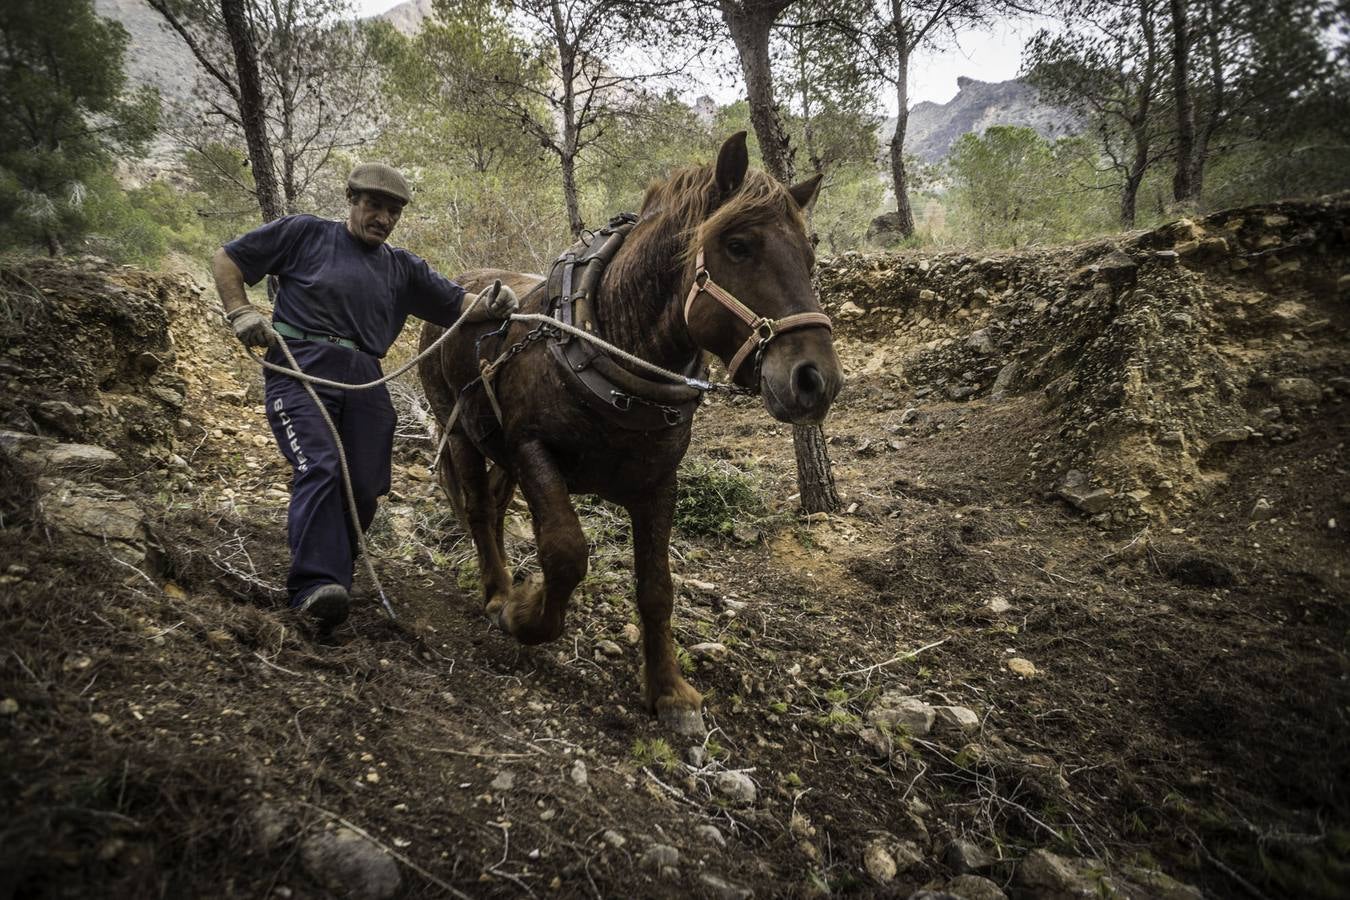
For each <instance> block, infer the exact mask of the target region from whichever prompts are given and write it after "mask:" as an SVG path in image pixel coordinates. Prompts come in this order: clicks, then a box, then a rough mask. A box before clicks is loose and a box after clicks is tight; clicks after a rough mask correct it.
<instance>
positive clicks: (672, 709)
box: [656, 706, 708, 737]
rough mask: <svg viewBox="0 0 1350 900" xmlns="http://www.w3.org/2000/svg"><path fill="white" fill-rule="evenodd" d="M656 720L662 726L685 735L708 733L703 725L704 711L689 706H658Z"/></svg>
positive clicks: (697, 735)
mask: <svg viewBox="0 0 1350 900" xmlns="http://www.w3.org/2000/svg"><path fill="white" fill-rule="evenodd" d="M656 720H657V721H658V722H660V723H661V727H662V728H668V729H670V730H671V731H673V732H675V733H676V734H681V735H684V736H685V737H703V736H704V735H705V734H707V733H708V729H707V728H705V727H704V725H703V712H702V711H701V710H697V709H690V708H689V707H687V706H657V708H656Z"/></svg>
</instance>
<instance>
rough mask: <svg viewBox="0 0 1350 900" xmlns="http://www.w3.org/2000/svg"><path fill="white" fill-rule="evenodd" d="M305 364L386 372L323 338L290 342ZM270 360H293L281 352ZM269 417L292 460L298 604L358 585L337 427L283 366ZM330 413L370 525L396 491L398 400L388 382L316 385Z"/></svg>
mask: <svg viewBox="0 0 1350 900" xmlns="http://www.w3.org/2000/svg"><path fill="white" fill-rule="evenodd" d="M286 344H287V346H289V347H290V349H291V353H292V354H293V355H294V356H295V360H296V362H298V363H299V364H300V368H301V369H302V370H303V371H304V372H305V373H306V374H309V375H316V376H318V377H320V378H327V379H329V380H331V381H340V382H342V383H344V384H364V383H366V382H368V381H374V380H375V379H377V378H379V377H380V376H381V374H382V373H381V371H380V361H379V360H378V359H376V358H375V357H373V356H370V355H369V354H366V353H362V352H361V351H359V350H349V349H347V348H346V347H341V346H339V345H337V344H328V343H322V342H319V341H296V340H290V339H287V340H286ZM267 361H268V362H272V363H276V364H277V365H280V366H286V365H288V363H287V362H286V358H285V357H284V356H283V355H282V354H281V351H279V350H275V349H272V350H268V352H267ZM266 384H267V390H266V398H267V421H268V423H269V424H270V425H271V426H272V434H273V435H275V436H276V439H277V444H278V445H279V446H280V447H281V452H282V453H283V454H285V456H286V459H287V460H288V461H289V462H290V464H291V470H292V474H291V507H290V514H289V516H288V518H287V523H286V530H287V536H288V538H289V540H290V545H291V571H290V575H289V576H288V577H287V579H286V589H287V591H288V592H289V593H290V602H291V605H292V606H295V605H298V604H299V603H300V602H301V601H302V600H304V599H305V597H306V596H308V594H309V593H310V592H311V591H313V590H314V589H315V588H317V587H319V586H320V585H324V584H340V585H342V586H343V587H345V588H347V589H348V590H351V586H352V572H353V566H354V564H355V561H356V553H357V549H358V544H357V541H356V534H355V532H353V531H352V528H351V513H349V512H348V511H347V497H346V491H345V489H344V488H343V486H342V465H341V463H340V462H339V461H338V453H337V448H336V447H335V446H334V444H333V436H332V433H331V432H330V431H329V430H328V426H327V425H326V424H325V423H324V421H323V416H321V415H320V414H319V411H318V409H316V408H315V406H314V400H313V399H312V398H311V397H310V396H309V394H308V392H307V391H305V388H304V386H303V385H302V384H301V383H300V382H299V381H297V380H295V379H294V378H290V377H288V376H286V375H282V374H280V373H279V372H272V371H268V372H267V375H266ZM314 389H315V390H316V391H317V392H318V394H319V397H320V399H322V400H323V403H324V406H326V407H327V408H328V415H330V416H331V417H332V419H333V424H334V425H336V426H337V429H338V434H340V435H341V436H342V447H343V449H344V450H346V452H347V466H348V468H349V469H350V471H351V476H352V492H353V493H354V494H355V495H356V511H357V515H358V517H359V518H360V520H361V528H362V530H363V531H364V530H365V529H366V528H369V527H370V522H371V520H372V519H374V518H375V506H376V499H377V498H379V497H382V496H383V495H385V494H386V493H388V492H389V461H390V454H391V453H392V451H393V445H394V423H395V420H396V418H397V417H396V415H395V413H394V405H393V404H392V403H391V402H390V401H389V392H388V391H387V390H385V389H384V386H383V385H381V386H380V387H377V388H370V389H368V390H364V391H345V390H342V389H340V388H331V387H323V386H320V385H315V386H314Z"/></svg>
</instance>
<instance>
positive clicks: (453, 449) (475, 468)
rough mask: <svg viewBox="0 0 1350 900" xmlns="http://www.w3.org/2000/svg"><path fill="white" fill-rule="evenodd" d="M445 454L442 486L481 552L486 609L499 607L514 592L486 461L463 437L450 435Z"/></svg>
mask: <svg viewBox="0 0 1350 900" xmlns="http://www.w3.org/2000/svg"><path fill="white" fill-rule="evenodd" d="M445 452H446V453H448V454H449V455H450V459H449V463H450V465H449V467H448V468H446V467H445V462H446V460H442V462H441V465H442V470H441V486H442V487H444V488H445V490H446V493H447V494H449V495H450V500H451V503H452V504H454V506H455V512H456V513H457V514H458V515H459V517H460V523H461V524H462V525H464V526H465V527H466V528H467V529H468V531H469V535H470V536H471V537H472V538H473V546H474V549H475V550H477V551H478V577H479V578H480V579H481V581H482V582H483V603H484V605H485V607H491V606H492V604H493V603H497V604H498V605H500V604H501V603H502V602H503V601H505V599H506V597H507V596H508V595H509V594H510V592H511V574H510V573H509V572H507V571H506V563H505V559H504V557H505V555H504V553H503V552H502V541H501V516H500V514H499V513H498V507H497V504H496V503H495V502H494V499H493V496H492V491H491V488H490V485H489V482H488V473H487V461H486V460H485V459H484V458H483V454H481V453H479V452H478V448H477V447H475V446H474V445H473V444H472V442H470V441H469V439H468V438H467V437H465V436H464V435H462V434H451V435H450V438H449V440H448V441H447V442H446V447H445ZM457 497H458V499H459V502H458V503H456V502H455V500H456V498H457Z"/></svg>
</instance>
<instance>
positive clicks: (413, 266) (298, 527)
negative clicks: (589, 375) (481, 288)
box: [212, 163, 518, 628]
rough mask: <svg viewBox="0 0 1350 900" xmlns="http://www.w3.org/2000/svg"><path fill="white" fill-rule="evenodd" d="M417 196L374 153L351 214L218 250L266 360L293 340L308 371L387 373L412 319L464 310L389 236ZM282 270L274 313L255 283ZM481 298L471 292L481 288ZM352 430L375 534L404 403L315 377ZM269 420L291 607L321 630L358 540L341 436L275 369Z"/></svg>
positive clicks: (219, 278)
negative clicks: (391, 353) (256, 297)
mask: <svg viewBox="0 0 1350 900" xmlns="http://www.w3.org/2000/svg"><path fill="white" fill-rule="evenodd" d="M410 199H411V191H410V190H409V189H408V183H407V182H406V181H405V180H404V178H403V176H402V175H400V174H399V173H398V172H397V171H396V170H394V169H392V168H390V167H389V166H386V165H382V164H379V163H364V164H362V165H359V166H357V167H356V168H355V169H353V170H352V173H351V175H350V176H349V177H348V179H347V202H348V204H350V207H349V210H348V215H347V221H346V222H331V221H328V220H325V219H318V218H315V217H314V216H305V215H298V216H286V217H285V218H281V219H277V220H276V221H274V222H269V223H268V224H266V225H264V226H262V227H261V228H257V229H255V230H253V231H250V232H249V233H248V234H245V235H243V236H242V237H239V238H236V239H235V240H233V241H231V242H229V243H228V244H226V245H225V246H224V247H222V248H221V249H220V250H219V251H218V252H217V253H216V255H215V259H214V260H213V265H212V269H213V274H214V276H215V281H216V290H217V292H218V293H219V294H220V299H221V302H222V304H223V305H224V307H225V317H226V319H227V320H228V321H229V322H230V324H231V325H232V326H233V328H234V332H235V334H236V335H237V336H238V337H239V339H240V340H241V341H242V342H243V343H244V345H245V346H247V347H267V348H268V349H267V356H266V358H267V360H268V361H269V362H272V363H276V364H277V365H281V366H289V364H288V363H287V361H286V358H285V356H284V355H283V354H282V352H281V350H280V341H281V340H282V339H283V338H284V339H285V340H286V342H287V346H288V347H289V348H290V350H291V353H292V354H293V355H294V356H295V359H296V362H298V363H299V364H300V368H301V369H303V370H304V371H305V372H306V373H307V374H310V375H315V376H318V377H320V378H326V379H329V380H332V381H339V382H342V383H344V384H362V383H365V382H370V381H374V380H376V379H378V378H379V377H381V374H382V373H381V370H380V362H379V361H380V359H382V358H383V357H384V355H385V353H386V352H387V351H388V349H389V346H390V345H391V344H392V343H393V342H394V340H395V339H396V338H397V337H398V335H399V332H400V331H402V330H403V324H404V322H405V320H406V319H407V317H408V316H409V315H413V316H417V317H418V318H421V319H426V320H427V321H430V322H435V323H436V324H437V325H443V326H449V325H452V324H454V322H455V321H456V320H457V319H458V318H459V316H460V312H461V310H462V309H463V305H464V300H465V293H464V289H463V288H461V287H460V286H459V285H457V284H455V283H454V282H452V281H450V280H449V279H447V278H445V277H444V276H442V275H439V274H437V273H436V272H435V271H433V270H432V269H431V267H430V266H428V265H427V263H426V262H425V261H424V260H422V259H420V258H419V257H417V256H415V255H414V254H412V253H409V252H408V251H407V250H402V249H396V248H392V247H389V246H388V245H387V244H386V243H385V242H386V241H387V240H388V239H389V235H390V234H391V233H392V232H393V230H394V226H395V225H397V224H398V220H399V217H400V216H401V215H402V213H403V207H404V206H406V205H407V204H408V202H409V200H410ZM266 275H275V276H276V277H277V286H278V290H277V294H276V302H275V306H274V309H273V311H272V322H271V324H269V323H268V322H267V320H266V319H264V318H263V316H262V314H261V313H260V312H259V311H258V310H257V309H256V308H254V307H253V306H251V305H250V304H249V302H248V297H247V295H246V294H245V291H244V286H245V284H250V285H252V284H256V283H257V282H258V281H260V280H261V279H262V278H263V277H264V276H266ZM469 299H470V300H472V299H473V298H472V297H470V298H469ZM481 300H482V302H480V303H479V304H478V306H477V307H476V308H475V309H474V310H473V313H472V318H473V319H474V320H482V319H487V318H492V317H498V318H501V317H505V316H509V315H510V314H511V313H512V312H514V311H515V309H516V308H517V306H518V301H517V300H516V297H515V295H514V294H513V293H512V292H511V289H510V288H507V287H502V288H501V289H500V292H498V291H495V290H494V291H492V292H491V294H490V295H489V292H484V295H483V296H482V298H481ZM315 390H316V391H317V392H318V394H319V397H320V398H321V399H322V400H323V403H324V406H325V407H326V408H327V410H328V414H329V415H330V416H331V417H332V419H333V423H334V424H335V425H336V426H337V430H338V432H339V433H340V434H341V436H342V446H343V449H344V450H345V451H346V454H347V463H348V466H349V469H350V471H351V481H352V491H353V493H354V494H355V495H356V508H357V515H358V518H359V519H360V522H361V528H362V529H363V530H364V529H366V528H369V527H370V523H371V520H372V519H374V517H375V507H376V502H377V498H379V497H381V496H383V495H384V494H386V493H388V491H389V466H390V457H391V454H392V451H393V441H394V424H395V418H396V417H395V413H394V407H393V404H392V403H391V402H390V401H389V392H388V391H387V390H385V389H384V387H382V386H381V387H378V388H374V389H371V390H364V391H346V390H342V389H338V388H329V387H322V386H318V385H315ZM265 396H266V410H267V420H268V423H269V424H270V425H271V426H272V433H273V434H274V435H275V436H276V440H277V445H278V446H279V447H280V448H281V452H282V453H283V454H284V455H285V457H286V459H287V460H288V461H289V462H290V464H291V467H292V469H293V477H292V481H291V505H290V512H289V517H288V520H287V534H288V537H289V541H290V549H291V569H290V574H289V577H288V578H287V580H286V588H287V591H288V593H289V595H290V605H291V607H292V608H294V609H298V610H300V611H302V612H305V613H307V614H309V615H310V616H313V617H314V618H315V619H316V620H317V621H318V623H319V625H320V626H321V627H323V628H332V627H334V626H336V625H339V624H341V623H342V622H343V621H345V620H346V618H347V608H348V605H349V596H348V592H349V591H350V590H351V584H352V572H353V563H354V562H355V558H356V551H357V547H358V544H357V536H356V534H355V532H354V531H353V530H352V528H351V518H350V514H349V513H348V512H347V509H346V498H345V494H344V489H343V486H342V472H341V468H340V464H339V462H338V454H337V448H336V447H335V446H334V444H333V438H332V434H331V432H330V431H329V430H328V426H327V425H326V424H325V423H324V421H323V417H322V416H321V414H320V413H319V410H318V409H317V408H316V407H315V405H314V401H313V400H312V399H311V398H310V397H309V395H308V393H306V391H305V389H304V387H303V385H302V384H301V383H300V382H299V381H297V380H296V379H294V378H291V377H289V376H287V375H283V374H281V373H279V372H272V371H268V372H267V373H266V392H265Z"/></svg>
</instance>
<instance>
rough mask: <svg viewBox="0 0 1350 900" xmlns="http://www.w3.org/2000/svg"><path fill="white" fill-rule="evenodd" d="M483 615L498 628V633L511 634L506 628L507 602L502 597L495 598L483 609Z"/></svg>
mask: <svg viewBox="0 0 1350 900" xmlns="http://www.w3.org/2000/svg"><path fill="white" fill-rule="evenodd" d="M483 615H485V616H487V618H488V621H489V622H491V623H492V624H493V625H496V626H497V630H498V631H502V632H504V633H506V634H510V633H511V630H510V629H509V628H507V627H506V601H505V600H504V599H502V598H500V597H494V598H493V599H492V600H489V601H488V603H487V605H486V606H484V607H483Z"/></svg>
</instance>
